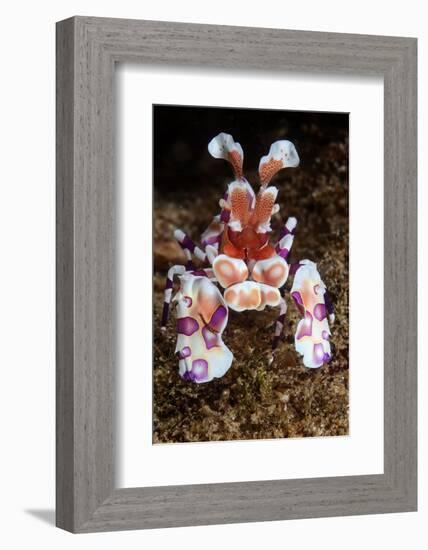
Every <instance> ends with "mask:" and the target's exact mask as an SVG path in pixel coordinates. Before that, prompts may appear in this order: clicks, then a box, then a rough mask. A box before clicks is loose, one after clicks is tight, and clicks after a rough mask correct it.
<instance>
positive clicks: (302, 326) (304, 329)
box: [296, 311, 318, 345]
mask: <svg viewBox="0 0 428 550" xmlns="http://www.w3.org/2000/svg"><path fill="white" fill-rule="evenodd" d="M312 320H313V317H312V315H311V314H310V313H309V311H307V312H306V313H305V319H304V321H303V322H301V323H299V329H298V331H297V333H296V338H297V339H298V340H300V338H303V336H311V335H312ZM316 345H318V344H316Z"/></svg>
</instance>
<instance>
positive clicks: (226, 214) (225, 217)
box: [220, 208, 230, 223]
mask: <svg viewBox="0 0 428 550" xmlns="http://www.w3.org/2000/svg"><path fill="white" fill-rule="evenodd" d="M229 219H230V210H226V209H225V208H223V210H222V211H221V214H220V221H221V222H224V223H227V222H228V221H229Z"/></svg>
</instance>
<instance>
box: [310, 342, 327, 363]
mask: <svg viewBox="0 0 428 550" xmlns="http://www.w3.org/2000/svg"><path fill="white" fill-rule="evenodd" d="M325 355H328V354H324V348H323V347H322V344H315V345H314V355H313V357H314V362H315V363H316V364H317V365H322V364H323V363H324V356H325Z"/></svg>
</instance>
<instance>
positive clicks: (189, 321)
mask: <svg viewBox="0 0 428 550" xmlns="http://www.w3.org/2000/svg"><path fill="white" fill-rule="evenodd" d="M198 328H199V325H198V323H197V321H196V320H195V319H193V318H192V317H181V318H180V319H177V332H178V333H179V334H185V335H186V336H191V335H192V334H193V333H194V332H196V331H197V330H198Z"/></svg>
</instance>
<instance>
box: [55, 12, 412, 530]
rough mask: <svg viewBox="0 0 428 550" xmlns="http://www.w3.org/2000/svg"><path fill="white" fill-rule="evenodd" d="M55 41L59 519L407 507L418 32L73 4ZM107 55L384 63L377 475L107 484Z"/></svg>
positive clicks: (68, 525) (110, 280) (111, 201)
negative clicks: (285, 24)
mask: <svg viewBox="0 0 428 550" xmlns="http://www.w3.org/2000/svg"><path fill="white" fill-rule="evenodd" d="M56 47H57V159H56V160H57V352H56V353H57V383H56V391H57V410H56V413H57V446H56V464H57V473H56V482H57V489H56V507H57V508H56V509H57V515H56V518H57V519H56V522H57V525H58V527H61V528H63V529H66V530H69V531H72V532H79V533H83V532H92V531H107V530H119V529H142V528H158V527H173V526H185V525H202V524H215V523H234V522H250V521H268V520H283V519H291V518H311V517H319V516H340V515H351V514H374V513H385V512H405V511H413V510H416V507H417V432H416V427H417V425H416V410H417V407H416V396H417V386H416V383H417V379H416V357H417V349H416V315H417V314H416V311H417V307H416V298H417V291H416V272H417V265H416V244H417V242H416V161H417V149H416V113H417V106H416V84H417V80H416V79H417V77H416V47H417V42H416V39H414V38H399V37H386V36H363V35H351V34H331V33H320V32H302V31H289V30H277V29H259V28H241V27H228V26H214V25H195V24H182V23H168V22H155V21H134V20H121V19H103V18H91V17H73V18H71V19H67V20H65V21H61V22H59V23H58V24H57V45H56ZM117 62H137V63H141V64H164V65H174V66H181V65H182V66H193V67H201V66H205V67H206V66H210V67H217V68H228V69H239V70H240V69H245V70H251V71H255V72H259V73H260V74H263V71H266V70H269V71H275V72H277V73H281V72H284V71H298V72H308V73H314V72H315V73H320V72H325V71H328V72H335V73H338V74H353V75H380V76H382V77H383V79H384V109H385V112H384V155H385V158H384V182H385V197H384V201H385V206H384V221H385V234H384V252H385V259H384V266H385V275H384V277H385V279H384V283H385V285H384V288H385V300H384V302H385V304H384V308H385V311H384V335H385V349H384V358H385V360H384V373H385V374H384V375H385V381H384V407H385V409H384V473H383V474H378V475H361V476H349V477H332V478H315V479H296V480H272V481H251V482H245V483H219V484H209V485H206V484H205V485H183V486H167V487H149V488H144V487H139V488H129V489H118V488H116V487H115V485H114V468H115V430H114V427H115V418H114V416H115V415H114V396H115V375H114V371H115V346H114V342H115V325H114V323H115V306H114V304H115V301H114V296H115V272H116V268H115V229H114V228H115V182H114V169H113V162H114V127H113V118H114V85H113V84H114V70H115V63H117ZM362 292H363V289H362ZM368 315H370V312H368ZM372 336H373V337H375V336H376V335H372ZM376 366H377V365H373V368H376ZM355 368H357V366H355ZM368 383H369V382H368ZM361 452H364V449H362V450H361ZM142 467H144V465H142Z"/></svg>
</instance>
